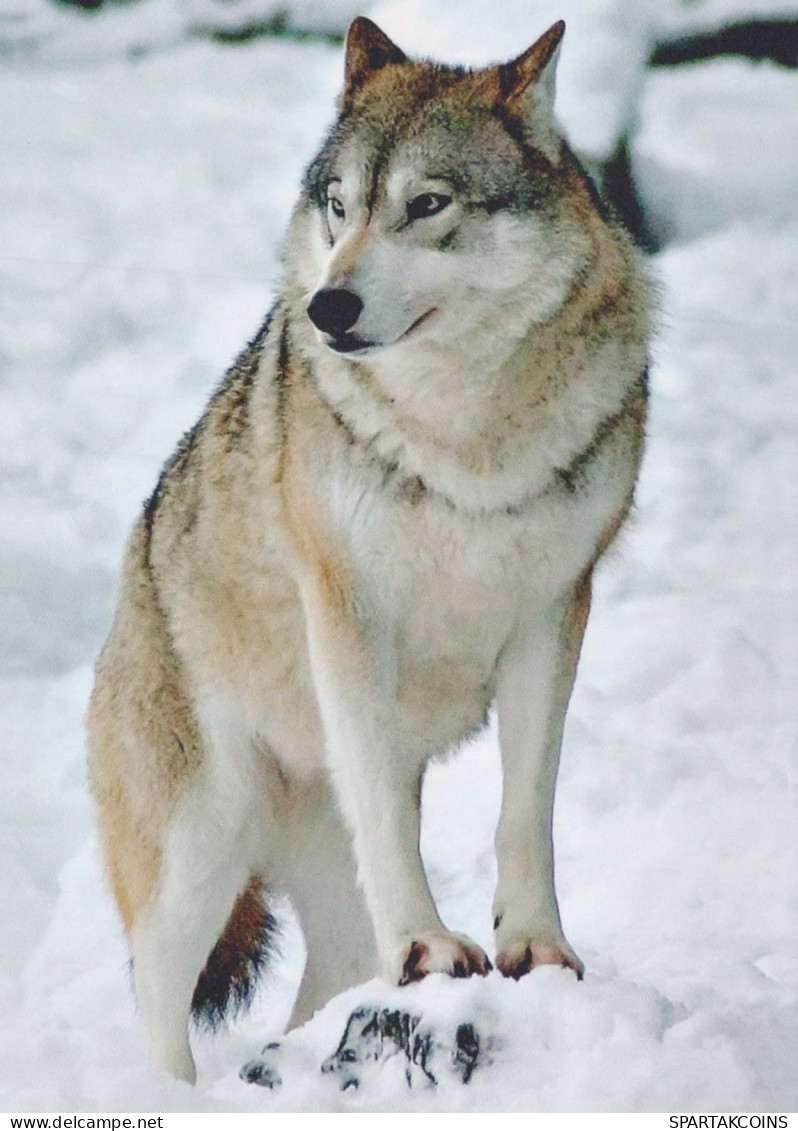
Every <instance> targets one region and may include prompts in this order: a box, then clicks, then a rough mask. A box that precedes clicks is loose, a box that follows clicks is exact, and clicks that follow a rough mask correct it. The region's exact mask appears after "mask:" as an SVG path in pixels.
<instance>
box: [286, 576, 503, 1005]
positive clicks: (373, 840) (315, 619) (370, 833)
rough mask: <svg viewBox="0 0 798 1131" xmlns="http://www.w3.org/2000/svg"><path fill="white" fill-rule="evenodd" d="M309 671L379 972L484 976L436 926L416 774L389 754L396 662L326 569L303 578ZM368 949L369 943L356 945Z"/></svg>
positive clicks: (385, 640)
mask: <svg viewBox="0 0 798 1131" xmlns="http://www.w3.org/2000/svg"><path fill="white" fill-rule="evenodd" d="M302 595H303V604H304V608H305V617H306V623H307V632H308V645H309V652H310V660H311V669H312V672H313V679H314V684H315V688H316V694H317V698H318V702H319V708H320V711H321V716H322V722H323V725H324V731H325V736H326V742H327V756H328V760H329V765H330V771H331V776H332V781H333V786H334V789H335V792H336V794H337V797H338V801H339V803H340V805H341V808H342V810H343V813H344V816H345V818H346V820H347V822H348V825H349V828H350V830H351V833H352V836H353V841H354V849H355V857H356V860H357V866H358V877H359V880H360V882H361V883H362V885H363V888H364V891H365V896H366V902H367V905H368V909H369V913H370V915H371V919H372V922H373V924H374V935H375V938H376V942H377V951H378V959H379V965H380V969H381V972H382V973H383V975H384V976H385V977H386V978H387V979H389V980H390V981H393V982H396V983H399V984H403V983H405V982H410V981H416V980H418V979H420V978H423V977H424V976H425V975H426V974H431V973H437V972H443V973H448V974H451V975H453V976H455V977H466V976H467V975H469V974H474V973H480V974H485V973H487V972H488V970H489V969H490V963H489V962H488V959H487V957H486V955H485V953H484V952H483V951H482V950H481V949H480V947H478V946H477V945H476V943H474V942H472V941H471V940H470V939H468V938H466V937H465V936H463V935H455V934H452V933H451V932H450V931H448V930H447V929H446V927H445V926H444V925H443V923H442V922H441V919H440V917H439V915H438V912H437V909H436V907H435V904H434V901H433V899H432V895H431V893H430V890H429V885H428V883H427V877H426V875H425V873H424V866H423V863H422V861H421V855H420V852H419V835H420V792H421V789H420V769H419V766H418V765H417V764H416V763H412V764H405V762H404V761H403V760H402V759H401V758H400V757H399V756H398V753H397V751H396V749H395V737H394V735H395V728H394V703H395V695H396V676H395V657H394V650H393V644H392V641H391V640H390V639H389V637H388V633H387V632H386V631H385V630H384V629H383V628H382V627H381V625H380V622H379V618H378V617H376V616H374V615H373V612H372V611H369V610H367V609H366V608H365V607H364V604H363V600H364V599H363V595H362V594H361V593H358V594H357V600H356V599H355V597H354V594H353V593H352V592H351V591H350V589H349V587H348V586H347V585H346V584H341V581H340V578H339V579H338V580H337V581H333V580H331V574H330V571H329V570H328V569H325V570H318V571H314V573H313V574H312V575H311V576H310V577H308V578H306V579H305V584H304V586H303V593H302ZM363 943H364V945H367V940H366V939H364V940H363Z"/></svg>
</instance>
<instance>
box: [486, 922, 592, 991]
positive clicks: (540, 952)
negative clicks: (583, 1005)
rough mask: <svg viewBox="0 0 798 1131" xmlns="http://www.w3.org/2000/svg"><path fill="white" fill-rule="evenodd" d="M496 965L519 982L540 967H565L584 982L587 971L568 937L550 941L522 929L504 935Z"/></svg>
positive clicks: (504, 973)
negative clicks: (569, 943) (571, 946)
mask: <svg viewBox="0 0 798 1131" xmlns="http://www.w3.org/2000/svg"><path fill="white" fill-rule="evenodd" d="M496 965H497V966H498V968H499V970H500V971H501V972H502V974H503V975H504V976H505V978H515V980H516V982H517V981H518V979H519V978H522V977H523V976H524V974H528V973H529V971H530V970H533V969H534V968H535V967H536V966H564V967H565V968H566V969H568V970H573V972H574V973H575V974H576V976H577V978H578V979H579V981H580V982H581V981H582V978H583V977H584V973H585V966H584V963H583V962H582V960H581V959H580V958H578V957H577V955H576V954H574V952H573V950H571V948H570V946H569V945H568V943H567V942H566V941H565V939H564V938H559V939H558V940H557V941H556V942H548V941H545V940H544V939H541V938H535V937H534V936H532V935H529V934H526V933H522V932H514V933H513V934H511V935H509V936H507V937H506V938H501V937H500V939H499V950H498V953H497V955H496Z"/></svg>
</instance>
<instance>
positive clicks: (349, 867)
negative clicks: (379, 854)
mask: <svg viewBox="0 0 798 1131" xmlns="http://www.w3.org/2000/svg"><path fill="white" fill-rule="evenodd" d="M292 834H293V835H296V837H297V841H296V848H295V851H294V852H292V853H291V857H292V858H291V861H290V865H289V866H288V868H287V870H286V887H287V889H288V892H289V894H290V895H291V898H292V900H293V902H294V905H295V907H296V910H297V914H298V915H299V919H300V922H301V924H302V932H303V934H304V937H305V946H306V949H307V962H306V964H305V972H304V975H303V978H302V984H301V986H300V988H299V993H298V995H297V999H296V1003H295V1005H294V1010H293V1013H292V1015H291V1021H290V1024H289V1028H291V1029H293V1028H296V1027H297V1026H298V1025H303V1024H304V1023H305V1021H307V1020H309V1018H311V1017H312V1016H313V1014H314V1013H315V1012H316V1011H317V1010H318V1009H321V1008H322V1006H324V1005H325V1004H326V1003H327V1002H328V1001H329V1000H330V998H333V997H335V995H336V994H339V993H342V992H343V991H344V990H346V989H349V988H350V987H351V986H356V985H358V984H359V983H360V982H365V981H368V980H369V979H370V978H373V977H374V976H375V974H376V973H377V950H376V944H375V941H374V930H373V928H372V925H371V918H370V916H369V914H368V911H367V908H366V902H365V898H364V896H363V892H362V890H361V888H360V886H359V884H358V882H357V868H356V865H355V859H354V853H353V850H352V841H351V836H350V834H349V831H348V830H347V828H346V827H345V825H344V823H343V820H342V818H341V816H340V814H339V812H338V808H337V806H336V804H335V800H334V798H333V796H332V794H331V792H330V790H329V788H328V786H327V785H326V784H322V785H320V786H318V787H317V788H316V787H314V789H313V790H312V792H311V793H310V794H309V795H308V797H307V800H306V803H305V804H303V806H302V808H301V810H300V811H299V812H298V813H297V814H296V815H295V816H294V820H293V829H292Z"/></svg>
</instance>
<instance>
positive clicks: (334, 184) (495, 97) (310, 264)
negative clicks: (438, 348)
mask: <svg viewBox="0 0 798 1131" xmlns="http://www.w3.org/2000/svg"><path fill="white" fill-rule="evenodd" d="M564 30H565V25H564V24H563V23H562V22H560V23H557V24H555V25H554V26H553V27H551V28H550V29H549V30H548V31H547V32H546V33H545V35H543V36H542V37H541V38H540V39H539V40H538V41H537V42H536V43H535V44H533V46H532V47H530V48H529V50H527V51H525V52H524V53H523V54H522V55H520V56H519V57H518V58H517V59H515V60H513V61H512V62H510V63H505V64H502V65H500V66H495V67H491V68H488V69H486V70H479V71H473V72H471V71H467V70H464V69H463V68H459V67H448V66H440V65H437V64H433V63H429V62H414V61H410V60H408V59H407V58H406V56H405V55H404V53H403V52H402V51H401V50H400V48H399V47H397V46H396V45H395V44H394V43H392V42H391V40H390V39H388V37H387V36H386V35H385V34H384V33H383V32H382V31H380V29H379V28H378V27H376V25H375V24H373V23H372V22H371V21H370V20H367V19H365V18H363V17H361V18H358V19H356V20H355V21H354V23H353V24H352V26H351V28H350V30H349V35H348V38H347V44H346V70H345V85H344V90H343V92H342V95H341V99H340V115H339V118H338V120H337V121H336V123H335V125H334V126H333V128H332V130H331V132H330V134H329V136H328V138H327V140H326V141H325V143H324V145H323V147H322V149H321V152H320V153H319V155H318V157H317V158H316V160H315V161H314V162H313V163H312V164H311V166H310V168H309V169H308V172H307V174H306V177H305V182H304V189H303V195H302V199H301V201H300V205H299V208H298V209H297V212H296V214H295V218H294V223H293V227H292V233H291V236H290V237H289V243H288V263H289V268H290V270H291V272H292V274H293V276H294V279H295V280H296V282H297V283H298V286H299V289H300V291H301V293H302V295H303V301H304V303H305V308H306V311H307V316H308V318H309V319H310V321H311V322H312V323H313V326H314V327H315V331H316V335H317V337H318V339H319V340H320V341H321V342H323V343H324V345H325V346H327V347H328V348H329V349H331V350H334V351H335V352H337V353H339V354H344V355H347V356H348V357H350V358H352V359H358V358H361V357H365V356H367V355H368V356H369V359H370V361H371V360H372V359H373V361H374V362H376V361H377V360H378V358H382V357H383V356H384V355H388V353H389V352H390V354H391V355H395V354H396V351H397V350H402V351H404V350H406V349H407V348H409V347H410V345H411V343H412V344H414V345H416V346H419V347H423V346H424V345H428V346H431V347H432V348H435V345H436V344H437V345H445V344H446V343H451V342H453V341H456V340H458V339H460V340H462V337H463V334H464V331H466V330H467V329H469V328H474V327H480V326H481V327H482V328H483V329H484V330H486V331H490V330H491V329H493V328H494V327H492V326H491V322H494V323H495V320H496V315H497V311H501V322H502V333H503V335H504V338H505V341H507V340H508V339H512V338H513V337H515V338H516V339H517V338H518V337H520V336H522V335H523V334H524V333H525V332H526V331H527V330H528V329H529V327H530V325H532V324H534V323H539V322H544V321H546V320H547V319H549V318H550V317H551V316H552V315H553V314H554V313H555V312H556V311H557V310H558V309H559V307H560V306H561V305H562V304H563V303H564V302H565V300H566V298H567V297H568V294H569V292H570V291H571V289H572V287H573V285H574V281H575V279H576V278H577V276H578V275H579V273H580V272H581V271H582V270H583V269H584V268H585V265H586V263H587V261H588V259H589V256H590V248H591V243H590V239H589V235H588V232H587V230H586V222H585V216H586V214H587V213H589V212H590V211H591V209H593V208H594V204H595V202H594V201H590V200H589V189H586V187H585V182H584V178H583V177H580V176H579V174H578V172H575V170H578V166H577V165H576V162H575V159H574V158H573V156H572V154H571V153H570V151H569V150H568V149H567V146H566V145H565V143H564V141H563V140H562V139H561V137H560V136H559V134H558V133H557V129H556V126H555V122H554V115H553V104H554V74H555V68H556V61H557V54H558V49H559V46H560V41H561V39H562V36H563V32H564ZM575 185H576V189H575V188H574V186H575ZM483 337H484V335H483Z"/></svg>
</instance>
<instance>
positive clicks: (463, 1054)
mask: <svg viewBox="0 0 798 1131" xmlns="http://www.w3.org/2000/svg"><path fill="white" fill-rule="evenodd" d="M479 1054H480V1038H479V1034H478V1033H477V1032H476V1030H475V1029H474V1026H473V1025H471V1024H469V1023H468V1022H463V1023H461V1024H460V1025H458V1026H457V1028H456V1030H455V1032H454V1035H453V1036H452V1037H451V1038H450V1039H449V1040H442V1039H441V1036H440V1035H437V1034H436V1033H435V1032H434V1031H433V1030H431V1029H429V1028H427V1027H426V1026H425V1025H424V1024H423V1021H422V1019H421V1018H420V1017H414V1016H413V1015H412V1014H410V1013H407V1012H405V1011H404V1010H401V1009H378V1008H373V1007H368V1006H361V1007H360V1008H359V1009H356V1010H355V1011H354V1012H353V1013H352V1014H351V1015H350V1017H349V1020H348V1022H347V1025H346V1029H345V1030H344V1034H343V1036H342V1037H341V1041H340V1044H339V1045H338V1048H337V1049H336V1050H335V1052H334V1053H333V1054H332V1055H331V1056H328V1057H327V1059H326V1060H325V1061H324V1063H323V1064H322V1066H321V1070H322V1072H331V1073H334V1074H335V1076H336V1077H337V1078H338V1081H339V1086H340V1088H341V1089H342V1091H346V1089H347V1088H358V1087H360V1081H361V1077H362V1075H363V1073H364V1071H365V1072H367V1071H368V1067H369V1065H370V1063H377V1064H381V1063H384V1062H385V1061H387V1060H390V1059H392V1058H394V1057H397V1058H398V1060H399V1062H400V1063H401V1066H402V1071H403V1073H404V1077H405V1080H406V1081H407V1086H408V1088H412V1087H414V1086H417V1084H418V1083H419V1082H420V1083H421V1084H422V1085H430V1084H431V1085H435V1084H437V1083H438V1077H439V1076H440V1075H441V1073H442V1072H445V1071H448V1072H450V1073H454V1074H455V1075H456V1076H458V1077H459V1079H460V1080H462V1082H463V1083H464V1084H467V1083H468V1081H469V1080H470V1079H471V1077H472V1075H473V1073H474V1069H475V1068H476V1067H477V1065H478V1064H479V1059H480V1056H479Z"/></svg>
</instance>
